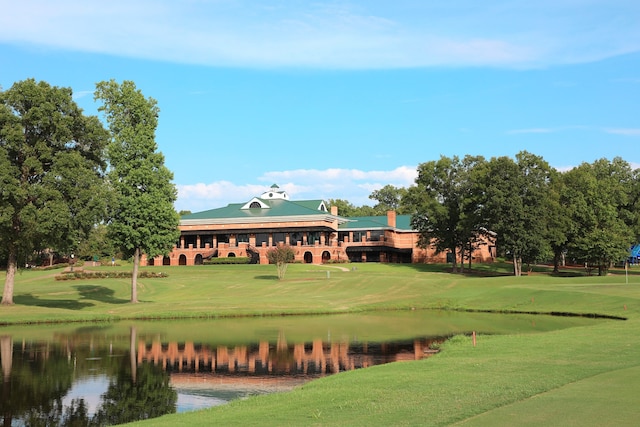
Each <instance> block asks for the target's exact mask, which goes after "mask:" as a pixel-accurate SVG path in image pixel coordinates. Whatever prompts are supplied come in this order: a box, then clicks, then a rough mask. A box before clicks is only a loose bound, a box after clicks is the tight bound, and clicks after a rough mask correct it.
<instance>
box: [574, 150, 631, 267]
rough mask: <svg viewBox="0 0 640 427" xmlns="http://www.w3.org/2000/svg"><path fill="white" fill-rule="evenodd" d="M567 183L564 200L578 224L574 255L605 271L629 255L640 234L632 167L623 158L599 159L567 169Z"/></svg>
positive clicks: (576, 224)
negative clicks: (636, 233)
mask: <svg viewBox="0 0 640 427" xmlns="http://www.w3.org/2000/svg"><path fill="white" fill-rule="evenodd" d="M565 185H566V189H565V193H564V195H563V201H564V203H565V204H567V205H568V206H569V207H570V214H571V219H572V222H573V224H574V225H575V226H574V227H573V228H572V230H571V235H570V241H569V245H568V247H569V251H570V253H571V256H572V257H574V258H575V259H576V260H579V261H581V262H584V263H585V265H586V266H587V267H588V268H590V267H597V268H598V274H599V275H603V274H604V273H605V272H606V271H607V269H608V268H609V266H610V265H611V264H612V263H614V262H616V261H622V260H624V259H626V258H627V257H628V256H629V248H630V247H631V245H632V244H633V243H635V242H634V240H635V238H636V237H637V236H636V235H635V233H634V224H635V221H637V212H635V211H634V203H635V200H634V188H635V187H634V174H633V171H632V170H631V167H630V166H629V164H628V163H627V162H625V161H624V160H622V159H621V158H615V159H614V160H613V161H609V160H606V159H600V160H597V161H596V162H594V163H592V164H588V163H583V164H581V165H580V166H578V167H576V168H574V169H572V170H571V171H569V172H567V173H566V175H565Z"/></svg>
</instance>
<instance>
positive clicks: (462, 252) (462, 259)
mask: <svg viewBox="0 0 640 427" xmlns="http://www.w3.org/2000/svg"><path fill="white" fill-rule="evenodd" d="M460 273H464V245H462V246H460Z"/></svg>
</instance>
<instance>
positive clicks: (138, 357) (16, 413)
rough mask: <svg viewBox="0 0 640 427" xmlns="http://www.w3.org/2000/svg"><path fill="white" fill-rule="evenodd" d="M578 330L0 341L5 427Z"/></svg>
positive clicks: (194, 329) (87, 420)
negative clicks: (458, 346) (473, 338)
mask: <svg viewBox="0 0 640 427" xmlns="http://www.w3.org/2000/svg"><path fill="white" fill-rule="evenodd" d="M592 322H593V321H592V320H588V319H567V318H565V319H555V318H550V317H543V316H539V317H537V318H535V319H534V318H533V317H532V316H496V315H488V314H473V315H470V314H465V315H451V314H437V313H430V314H428V315H425V314H416V313H402V314H400V313H399V314H393V315H387V314H379V315H361V316H327V317H296V318H275V319H274V318H267V319H226V320H216V321H191V322H188V321H185V322H175V321H173V322H171V323H160V322H147V323H143V322H140V323H137V324H136V325H127V324H124V323H110V324H92V325H85V326H82V327H80V328H78V327H77V326H72V325H71V326H70V325H67V326H55V327H54V326H52V327H47V326H38V327H24V328H2V329H0V361H1V365H2V374H3V382H2V390H1V393H0V397H1V399H0V414H1V415H0V416H2V417H3V421H4V425H7V426H21V425H47V426H72V425H89V426H94V425H95V426H97V425H113V424H120V423H124V422H130V421H134V420H141V419H147V418H153V417H157V416H160V415H164V414H167V413H172V412H176V411H185V410H192V409H198V408H202V407H208V406H214V405H219V404H223V403H225V402H228V401H229V400H233V399H238V398H242V397H245V396H249V395H254V394H261V393H271V392H274V391H282V390H289V389H291V388H293V387H295V386H297V385H299V384H302V383H304V382H306V381H309V380H310V379H313V378H317V377H320V376H324V375H329V374H334V373H338V372H341V371H346V370H352V369H358V368H365V367H368V366H373V365H377V364H381V363H388V362H395V361H401V360H417V359H421V358H424V357H428V356H429V355H431V354H432V353H433V352H432V350H431V348H432V347H433V344H434V343H435V342H439V341H442V339H443V338H439V337H444V336H451V335H453V334H456V333H467V332H469V331H471V330H478V331H479V332H485V333H504V332H518V333H522V332H525V333H526V332H537V331H543V330H551V329H558V328H563V327H570V326H577V325H581V324H587V323H592Z"/></svg>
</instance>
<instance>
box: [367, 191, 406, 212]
mask: <svg viewBox="0 0 640 427" xmlns="http://www.w3.org/2000/svg"><path fill="white" fill-rule="evenodd" d="M405 194H407V189H406V188H402V187H400V188H399V187H394V186H393V185H389V184H387V185H385V186H384V187H382V188H380V189H379V190H374V191H373V192H372V193H371V194H370V195H369V198H370V199H371V200H377V201H378V204H377V205H375V206H374V207H373V209H374V210H375V211H376V213H377V214H378V215H384V214H385V213H386V212H387V211H396V212H397V213H399V214H403V213H404V211H403V205H402V198H403V197H404V195H405Z"/></svg>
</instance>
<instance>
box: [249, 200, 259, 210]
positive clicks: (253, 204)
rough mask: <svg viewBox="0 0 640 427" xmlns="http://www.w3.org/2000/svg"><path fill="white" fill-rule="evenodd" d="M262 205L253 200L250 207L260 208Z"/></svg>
mask: <svg viewBox="0 0 640 427" xmlns="http://www.w3.org/2000/svg"><path fill="white" fill-rule="evenodd" d="M261 207H262V206H260V203H258V202H251V204H250V205H249V209H260V208H261Z"/></svg>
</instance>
